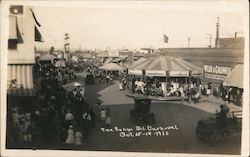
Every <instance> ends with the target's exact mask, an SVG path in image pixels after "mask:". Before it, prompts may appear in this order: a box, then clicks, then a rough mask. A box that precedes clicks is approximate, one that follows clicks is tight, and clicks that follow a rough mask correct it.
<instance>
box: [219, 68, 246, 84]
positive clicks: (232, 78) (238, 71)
mask: <svg viewBox="0 0 250 157" xmlns="http://www.w3.org/2000/svg"><path fill="white" fill-rule="evenodd" d="M243 74H244V64H238V65H236V66H235V67H234V69H233V70H232V71H231V73H230V74H229V75H228V76H227V77H226V79H225V80H224V83H223V84H224V85H225V86H233V87H238V88H243Z"/></svg>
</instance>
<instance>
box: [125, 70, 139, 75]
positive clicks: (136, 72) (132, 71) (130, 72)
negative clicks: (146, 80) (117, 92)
mask: <svg viewBox="0 0 250 157" xmlns="http://www.w3.org/2000/svg"><path fill="white" fill-rule="evenodd" d="M128 74H129V75H142V70H128Z"/></svg>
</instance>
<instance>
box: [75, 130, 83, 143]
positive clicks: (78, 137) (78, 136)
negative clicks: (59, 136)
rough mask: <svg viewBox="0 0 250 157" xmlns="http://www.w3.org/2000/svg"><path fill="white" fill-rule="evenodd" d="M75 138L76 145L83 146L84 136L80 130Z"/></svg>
mask: <svg viewBox="0 0 250 157" xmlns="http://www.w3.org/2000/svg"><path fill="white" fill-rule="evenodd" d="M75 137H76V141H75V145H82V138H83V135H82V133H81V132H80V131H79V130H77V131H76V133H75Z"/></svg>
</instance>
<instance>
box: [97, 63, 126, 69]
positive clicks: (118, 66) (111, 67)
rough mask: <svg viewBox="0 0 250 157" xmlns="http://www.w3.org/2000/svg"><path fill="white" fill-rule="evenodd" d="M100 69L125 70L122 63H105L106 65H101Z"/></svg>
mask: <svg viewBox="0 0 250 157" xmlns="http://www.w3.org/2000/svg"><path fill="white" fill-rule="evenodd" d="M99 69H101V70H106V71H122V70H124V69H123V68H122V67H121V66H120V65H118V64H116V63H108V64H104V65H102V66H100V67H99Z"/></svg>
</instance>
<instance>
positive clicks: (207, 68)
mask: <svg viewBox="0 0 250 157" xmlns="http://www.w3.org/2000/svg"><path fill="white" fill-rule="evenodd" d="M204 72H206V73H212V74H224V75H228V74H229V73H230V72H231V68H230V67H221V66H212V65H204Z"/></svg>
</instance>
